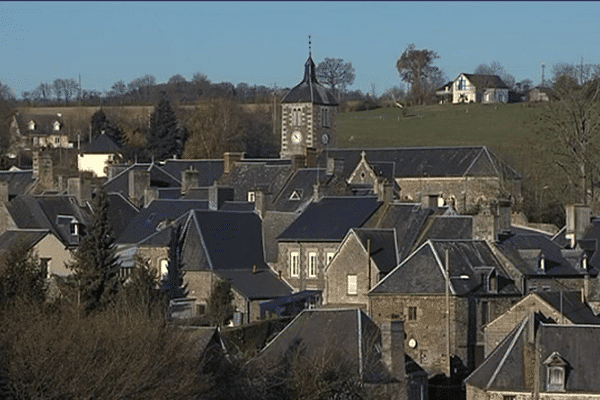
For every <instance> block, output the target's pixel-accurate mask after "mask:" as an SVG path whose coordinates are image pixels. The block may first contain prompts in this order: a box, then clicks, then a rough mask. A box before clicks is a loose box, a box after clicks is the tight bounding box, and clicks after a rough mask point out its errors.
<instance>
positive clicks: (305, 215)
mask: <svg viewBox="0 0 600 400" xmlns="http://www.w3.org/2000/svg"><path fill="white" fill-rule="evenodd" d="M380 205H381V202H380V201H379V200H378V199H377V198H376V197H324V198H322V199H321V200H320V201H318V202H313V203H311V204H309V205H308V207H306V209H305V210H304V211H303V212H302V214H300V216H299V217H298V218H297V219H296V220H295V221H294V222H292V224H291V225H290V226H289V227H288V228H287V229H286V230H285V231H283V232H282V233H281V235H279V237H278V238H277V239H278V240H280V241H290V240H313V241H314V240H324V241H327V240H330V241H341V240H342V239H343V238H344V236H345V235H346V233H347V232H348V230H349V229H350V228H358V227H360V226H362V225H363V224H364V223H365V221H367V219H368V218H369V217H370V216H371V215H372V214H373V212H374V211H375V210H376V209H377V208H378V207H379V206H380Z"/></svg>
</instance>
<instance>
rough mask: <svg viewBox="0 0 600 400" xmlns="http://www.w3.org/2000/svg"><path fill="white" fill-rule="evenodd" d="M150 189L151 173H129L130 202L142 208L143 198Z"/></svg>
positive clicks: (137, 171) (138, 171) (136, 171)
mask: <svg viewBox="0 0 600 400" xmlns="http://www.w3.org/2000/svg"><path fill="white" fill-rule="evenodd" d="M149 187H150V171H147V170H139V169H135V168H134V169H132V170H131V171H129V200H130V201H131V202H132V203H133V204H134V205H135V206H136V207H139V206H140V202H141V200H142V196H143V195H144V193H145V191H146V189H147V188H149Z"/></svg>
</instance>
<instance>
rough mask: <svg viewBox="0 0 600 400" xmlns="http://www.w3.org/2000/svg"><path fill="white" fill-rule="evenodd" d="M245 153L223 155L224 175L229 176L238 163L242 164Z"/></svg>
mask: <svg viewBox="0 0 600 400" xmlns="http://www.w3.org/2000/svg"><path fill="white" fill-rule="evenodd" d="M243 157H244V153H234V152H226V153H223V173H224V174H228V173H230V172H231V170H232V169H233V167H234V165H235V163H236V162H240V161H241V160H242V158H243Z"/></svg>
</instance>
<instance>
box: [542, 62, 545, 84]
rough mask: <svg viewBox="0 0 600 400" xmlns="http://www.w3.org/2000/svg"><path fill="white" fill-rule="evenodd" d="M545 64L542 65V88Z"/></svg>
mask: <svg viewBox="0 0 600 400" xmlns="http://www.w3.org/2000/svg"><path fill="white" fill-rule="evenodd" d="M544 67H545V65H544V63H542V87H544Z"/></svg>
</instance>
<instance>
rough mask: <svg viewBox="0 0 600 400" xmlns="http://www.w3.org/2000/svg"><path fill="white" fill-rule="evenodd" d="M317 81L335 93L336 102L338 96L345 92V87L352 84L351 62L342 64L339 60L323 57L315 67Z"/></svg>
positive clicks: (342, 61) (341, 60) (353, 76)
mask: <svg viewBox="0 0 600 400" xmlns="http://www.w3.org/2000/svg"><path fill="white" fill-rule="evenodd" d="M316 75H317V79H318V80H319V81H320V82H321V83H323V84H325V85H326V86H328V87H329V88H330V89H331V90H333V91H334V92H336V93H337V97H338V101H339V100H340V94H341V93H343V92H345V90H346V87H347V86H351V85H352V84H353V83H354V78H355V75H354V68H353V67H352V63H351V62H344V60H343V59H341V58H329V57H325V61H322V62H320V63H319V65H317V69H316Z"/></svg>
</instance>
